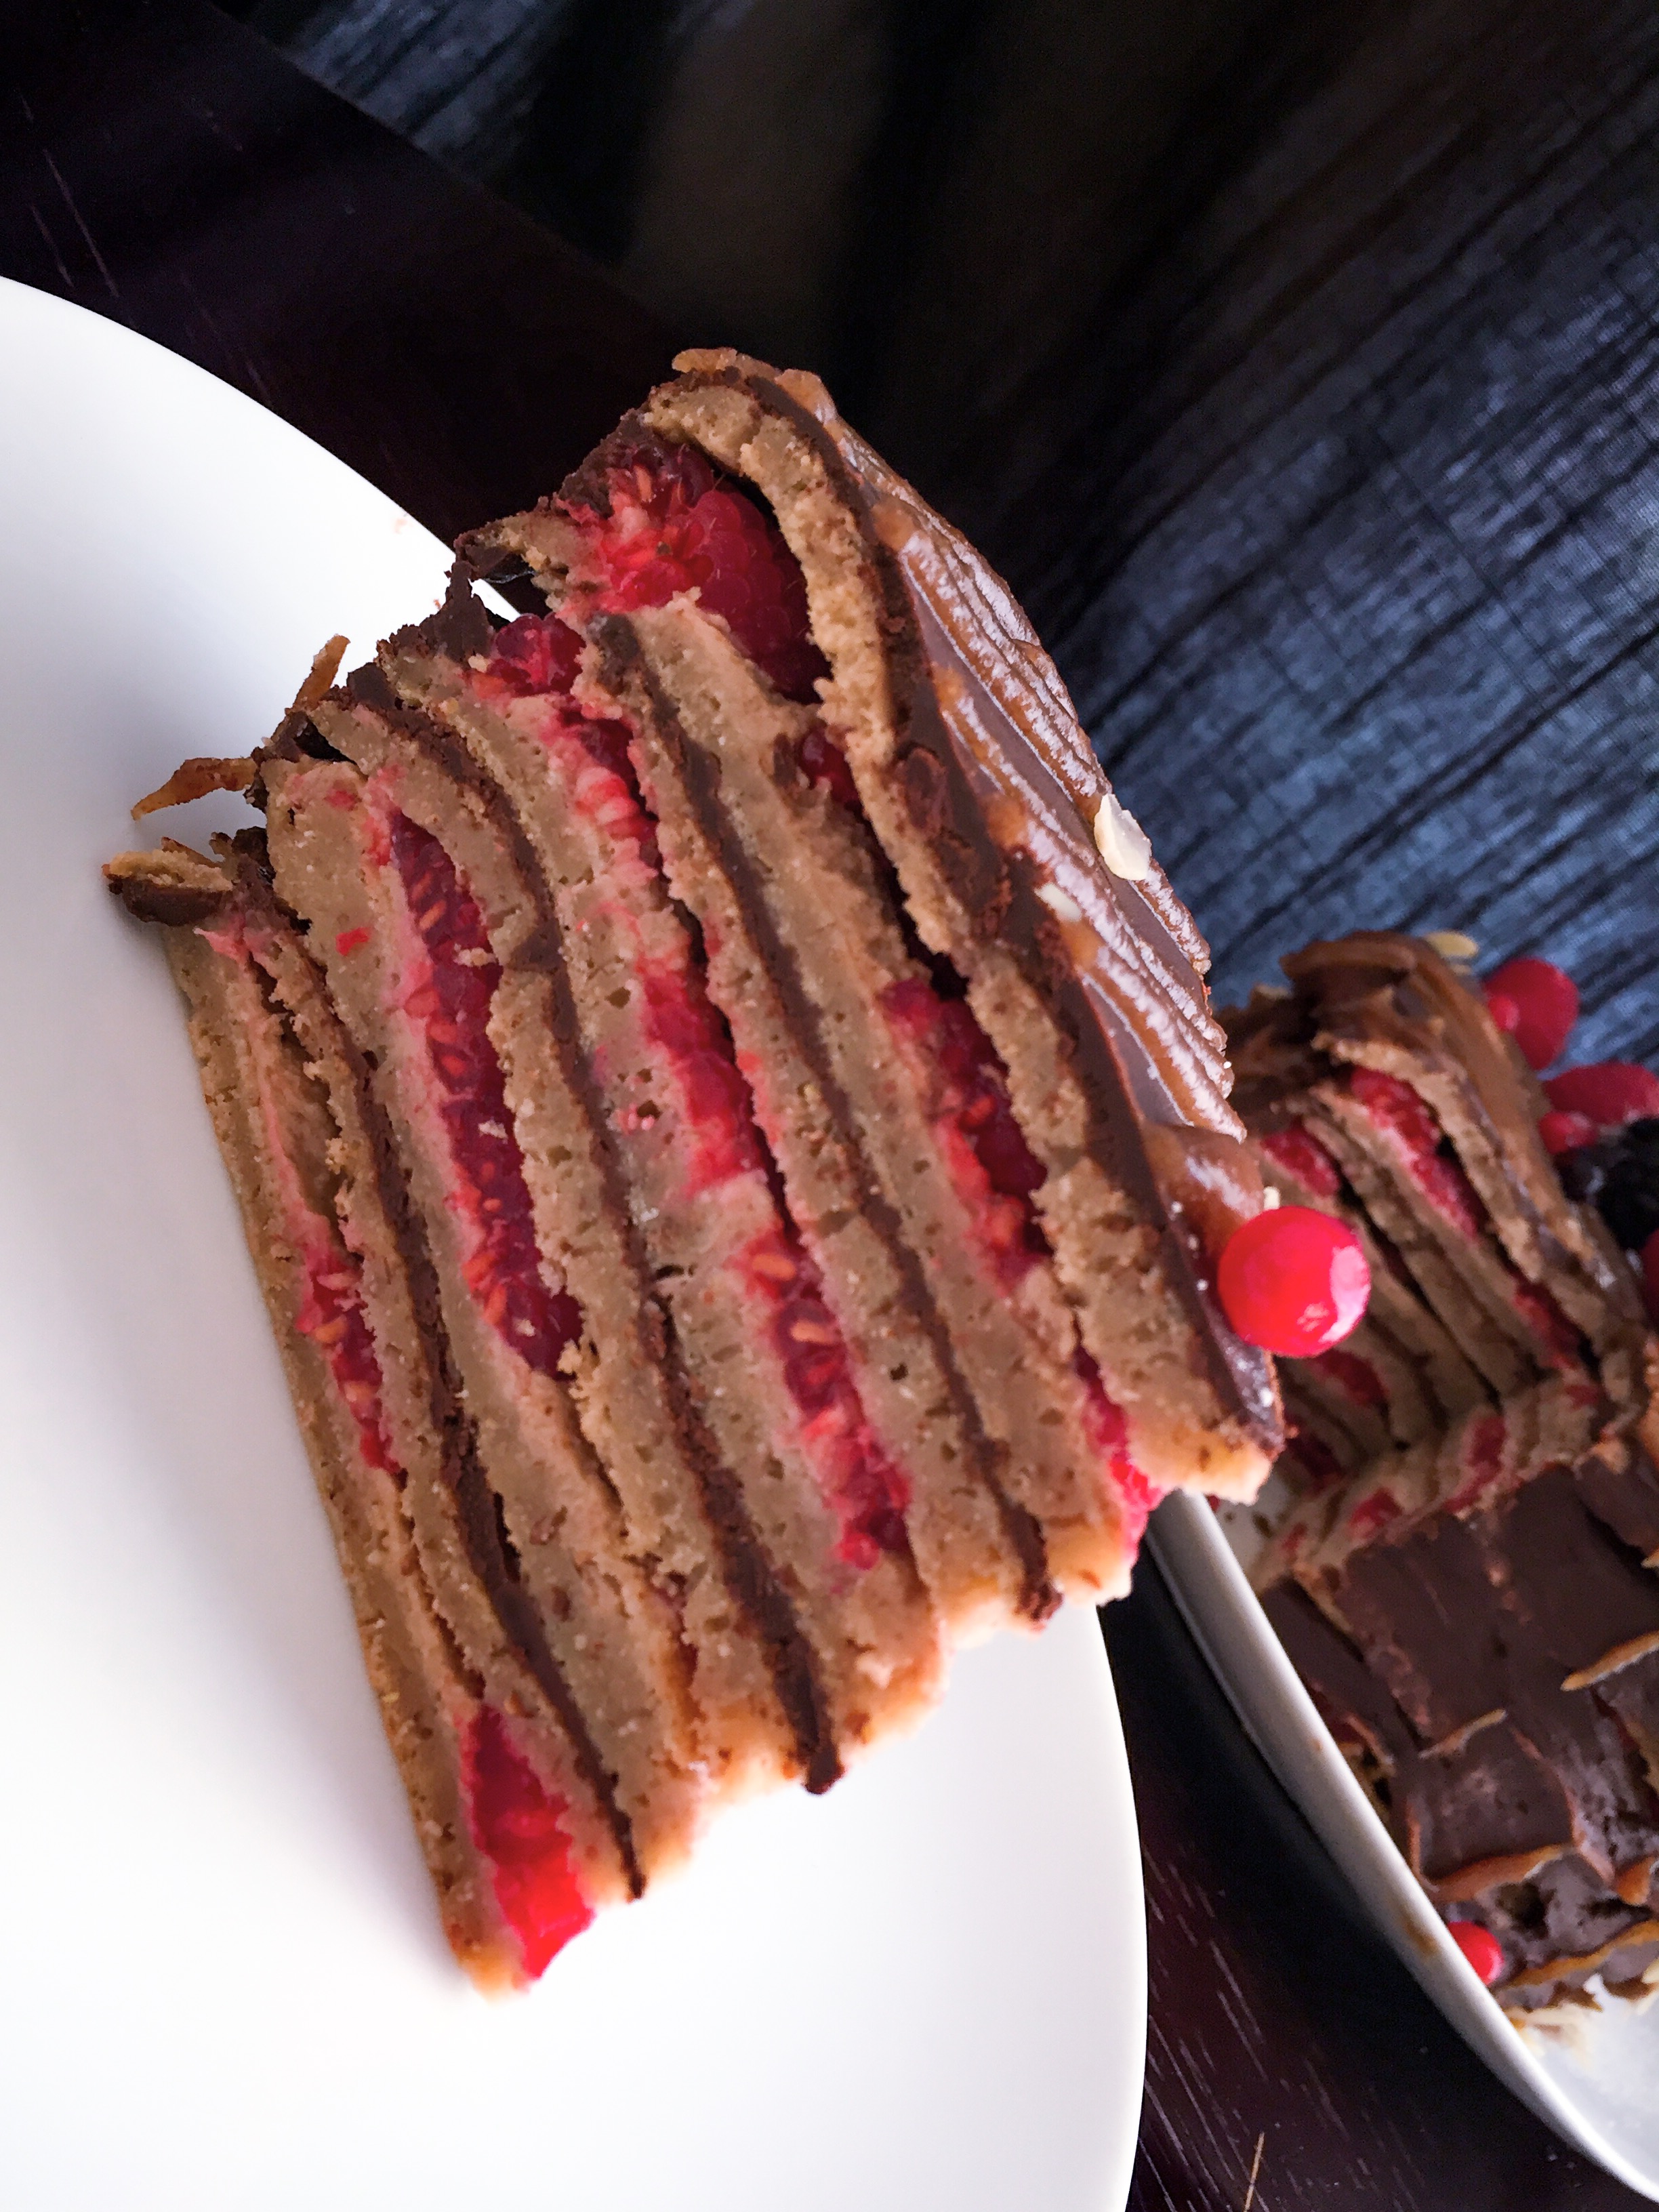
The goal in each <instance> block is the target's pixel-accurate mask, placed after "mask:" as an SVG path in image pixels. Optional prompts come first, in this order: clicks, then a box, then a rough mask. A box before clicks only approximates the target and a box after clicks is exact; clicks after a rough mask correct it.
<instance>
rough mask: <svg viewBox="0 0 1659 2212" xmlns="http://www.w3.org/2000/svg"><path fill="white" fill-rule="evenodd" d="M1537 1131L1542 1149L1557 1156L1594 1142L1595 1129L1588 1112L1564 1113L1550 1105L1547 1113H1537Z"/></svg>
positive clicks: (1553, 1156)
mask: <svg viewBox="0 0 1659 2212" xmlns="http://www.w3.org/2000/svg"><path fill="white" fill-rule="evenodd" d="M1538 1133H1539V1135H1540V1137H1541V1139H1543V1145H1544V1150H1545V1151H1546V1152H1548V1153H1549V1154H1550V1156H1551V1158H1559V1156H1560V1154H1561V1153H1563V1152H1577V1150H1578V1148H1579V1146H1581V1145H1591V1144H1594V1143H1595V1134H1596V1131H1595V1122H1594V1121H1591V1120H1590V1118H1589V1115H1588V1114H1564V1113H1563V1112H1562V1111H1561V1109H1559V1107H1556V1106H1552V1107H1551V1109H1550V1110H1549V1112H1548V1113H1547V1114H1541V1115H1539V1117H1538Z"/></svg>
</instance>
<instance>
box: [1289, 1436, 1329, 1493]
mask: <svg viewBox="0 0 1659 2212" xmlns="http://www.w3.org/2000/svg"><path fill="white" fill-rule="evenodd" d="M1285 1458H1286V1459H1288V1460H1291V1461H1293V1462H1295V1464H1296V1465H1297V1467H1299V1468H1301V1470H1302V1473H1303V1475H1304V1478H1305V1479H1306V1480H1307V1481H1308V1482H1309V1483H1310V1485H1311V1486H1312V1487H1313V1488H1314V1489H1316V1490H1329V1489H1331V1488H1332V1487H1334V1485H1335V1484H1337V1483H1339V1482H1340V1481H1341V1480H1342V1462H1341V1461H1340V1460H1339V1459H1338V1457H1337V1455H1336V1454H1335V1453H1334V1451H1333V1450H1332V1449H1331V1448H1330V1446H1329V1445H1328V1443H1325V1441H1324V1439H1323V1438H1322V1437H1316V1436H1312V1435H1310V1433H1309V1431H1307V1430H1306V1429H1298V1430H1297V1431H1296V1433H1295V1434H1294V1435H1293V1436H1292V1437H1291V1441H1290V1443H1288V1444H1286V1446H1285Z"/></svg>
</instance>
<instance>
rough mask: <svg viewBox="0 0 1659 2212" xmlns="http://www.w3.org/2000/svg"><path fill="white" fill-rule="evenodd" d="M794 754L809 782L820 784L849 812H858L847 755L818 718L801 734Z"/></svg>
mask: <svg viewBox="0 0 1659 2212" xmlns="http://www.w3.org/2000/svg"><path fill="white" fill-rule="evenodd" d="M796 757H797V759H798V760H799V763H800V768H801V774H802V775H804V776H805V778H806V779H807V781H808V782H809V783H816V784H819V785H821V786H822V787H823V789H824V790H825V791H827V792H828V793H829V796H830V797H831V799H837V800H839V801H840V803H841V805H843V806H844V807H846V808H847V809H848V811H849V812H850V813H854V814H859V813H861V812H862V811H863V810H862V805H861V802H860V799H859V791H858V786H857V785H856V784H855V783H854V781H853V771H852V769H851V768H850V767H849V766H848V759H847V756H846V754H845V753H844V752H842V749H841V747H840V746H839V745H838V744H836V741H835V739H834V738H832V737H831V736H830V735H829V732H828V730H826V729H825V728H824V726H823V723H822V722H814V723H813V725H812V726H811V729H810V730H808V731H807V732H806V734H805V737H803V738H802V739H801V741H800V744H799V746H797V748H796Z"/></svg>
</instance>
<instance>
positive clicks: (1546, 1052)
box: [1486, 959, 1578, 1067]
mask: <svg viewBox="0 0 1659 2212" xmlns="http://www.w3.org/2000/svg"><path fill="white" fill-rule="evenodd" d="M1500 999H1501V1000H1508V1002H1509V1004H1510V1006H1513V1007H1514V1008H1515V1012H1516V1018H1515V1020H1514V1022H1513V1023H1510V1022H1508V1021H1506V1020H1504V1019H1502V1018H1500V1017H1499V1014H1498V1009H1497V1007H1496V1006H1493V1003H1492V1002H1493V1000H1500ZM1486 1004H1487V1006H1488V1007H1489V1008H1490V1009H1491V1011H1492V1019H1493V1020H1494V1021H1495V1022H1497V1023H1498V1027H1499V1028H1500V1029H1507V1030H1510V1033H1511V1035H1512V1036H1514V1038H1515V1041H1516V1044H1518V1045H1519V1046H1520V1048H1521V1050H1522V1054H1524V1055H1525V1057H1526V1060H1527V1063H1528V1066H1532V1067H1547V1066H1549V1064H1550V1062H1551V1061H1552V1060H1555V1059H1558V1058H1559V1056H1560V1054H1561V1051H1562V1048H1563V1047H1564V1046H1565V1043H1566V1042H1567V1038H1568V1036H1570V1035H1571V1030H1572V1025H1573V1024H1574V1023H1575V1022H1576V1021H1577V1018H1578V986H1577V984H1576V983H1575V982H1574V981H1573V980H1572V978H1571V975H1565V974H1563V972H1562V970H1561V969H1559V968H1558V967H1557V966H1556V965H1555V963H1553V961H1550V960H1532V959H1526V960H1506V961H1505V962H1504V964H1503V966H1502V967H1501V968H1500V969H1498V970H1497V972H1496V973H1495V974H1494V975H1488V976H1487V978H1486Z"/></svg>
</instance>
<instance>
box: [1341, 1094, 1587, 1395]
mask: <svg viewBox="0 0 1659 2212" xmlns="http://www.w3.org/2000/svg"><path fill="white" fill-rule="evenodd" d="M1351 1088H1352V1093H1353V1096H1354V1097H1355V1098H1356V1099H1358V1102H1359V1103H1360V1104H1361V1105H1362V1106H1363V1107H1364V1109H1365V1111H1366V1113H1367V1114H1368V1115H1370V1118H1371V1120H1372V1121H1373V1122H1374V1123H1376V1126H1377V1127H1379V1128H1383V1129H1386V1130H1387V1131H1388V1132H1389V1133H1390V1134H1391V1135H1392V1136H1393V1137H1394V1138H1395V1140H1396V1142H1397V1143H1398V1144H1399V1145H1401V1146H1403V1148H1404V1149H1405V1152H1406V1153H1407V1169H1408V1171H1409V1173H1410V1175H1411V1177H1412V1180H1413V1182H1415V1183H1416V1185H1417V1187H1418V1188H1419V1190H1420V1191H1422V1192H1423V1194H1424V1195H1425V1197H1426V1198H1427V1199H1428V1200H1429V1202H1430V1204H1431V1206H1434V1207H1435V1208H1436V1209H1437V1211H1438V1212H1440V1213H1441V1214H1442V1215H1443V1217H1444V1218H1446V1219H1447V1220H1448V1221H1449V1222H1451V1223H1452V1224H1453V1225H1454V1226H1455V1227H1456V1228H1458V1229H1460V1230H1462V1232H1463V1234H1464V1235H1465V1236H1466V1237H1478V1236H1479V1235H1480V1233H1481V1231H1483V1230H1484V1229H1485V1228H1486V1225H1487V1221H1486V1208H1485V1207H1484V1206H1482V1205H1481V1203H1480V1200H1479V1198H1478V1197H1477V1196H1476V1195H1475V1193H1474V1187H1473V1185H1472V1184H1471V1183H1470V1182H1469V1179H1468V1176H1466V1175H1465V1174H1464V1172H1463V1170H1462V1168H1461V1167H1459V1166H1458V1165H1457V1164H1456V1162H1455V1161H1454V1160H1449V1159H1447V1158H1444V1157H1443V1154H1442V1153H1441V1152H1440V1149H1439V1148H1440V1145H1441V1143H1442V1141H1443V1140H1442V1138H1441V1133H1440V1127H1439V1124H1438V1123H1437V1121H1435V1119H1434V1117H1433V1115H1431V1113H1430V1112H1429V1109H1428V1108H1427V1107H1426V1106H1425V1105H1424V1103H1423V1102H1422V1100H1421V1099H1420V1098H1419V1097H1418V1095H1417V1093H1416V1092H1415V1091H1413V1089H1412V1088H1411V1086H1410V1085H1408V1084H1405V1083H1401V1081H1400V1080H1399V1079H1398V1078H1397V1077H1395V1076H1392V1075H1380V1074H1378V1073H1377V1072H1376V1069H1375V1068H1369V1067H1360V1068H1356V1069H1355V1070H1354V1073H1353V1077H1352V1085H1351ZM1504 1265H1505V1267H1508V1268H1509V1273H1510V1276H1511V1278H1512V1281H1511V1284H1510V1304H1512V1305H1513V1306H1514V1308H1515V1310H1516V1312H1517V1313H1518V1314H1519V1315H1520V1316H1521V1317H1522V1320H1523V1321H1524V1322H1526V1323H1527V1325H1528V1328H1530V1329H1531V1331H1532V1333H1533V1334H1534V1337H1535V1338H1536V1339H1537V1340H1538V1345H1539V1347H1540V1351H1541V1356H1542V1358H1543V1359H1544V1361H1545V1364H1547V1365H1548V1366H1551V1367H1555V1368H1561V1367H1576V1366H1577V1365H1578V1364H1579V1362H1580V1360H1581V1359H1582V1358H1583V1346H1582V1345H1581V1342H1580V1339H1579V1334H1578V1331H1577V1329H1576V1328H1574V1327H1573V1325H1572V1323H1571V1322H1570V1321H1569V1320H1568V1319H1567V1317H1566V1316H1565V1314H1564V1313H1563V1312H1562V1310H1561V1309H1560V1307H1559V1306H1558V1305H1557V1304H1556V1303H1555V1301H1554V1299H1553V1297H1551V1296H1550V1294H1549V1292H1548V1291H1546V1290H1543V1289H1541V1288H1540V1286H1539V1285H1537V1284H1535V1283H1528V1281H1527V1280H1526V1279H1524V1278H1523V1277H1522V1275H1520V1274H1519V1273H1517V1272H1516V1269H1515V1268H1514V1267H1512V1266H1510V1263H1509V1262H1508V1261H1505V1262H1504Z"/></svg>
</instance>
